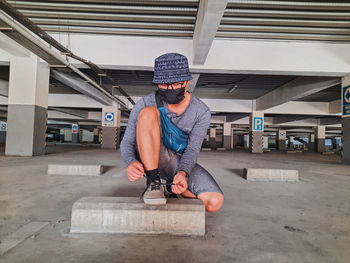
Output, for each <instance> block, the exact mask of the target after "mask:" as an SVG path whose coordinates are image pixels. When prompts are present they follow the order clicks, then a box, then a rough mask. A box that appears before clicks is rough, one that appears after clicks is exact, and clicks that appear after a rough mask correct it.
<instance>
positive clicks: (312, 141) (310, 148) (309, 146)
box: [307, 133, 315, 152]
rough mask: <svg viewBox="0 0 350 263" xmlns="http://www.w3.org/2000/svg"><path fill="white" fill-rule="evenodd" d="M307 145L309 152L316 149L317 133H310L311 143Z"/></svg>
mask: <svg viewBox="0 0 350 263" xmlns="http://www.w3.org/2000/svg"><path fill="white" fill-rule="evenodd" d="M307 147H308V151H309V152H314V151H315V134H313V133H310V134H309V144H308V146H307Z"/></svg>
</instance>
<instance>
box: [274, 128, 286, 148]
mask: <svg viewBox="0 0 350 263" xmlns="http://www.w3.org/2000/svg"><path fill="white" fill-rule="evenodd" d="M286 140H287V131H285V130H278V131H277V142H276V146H277V150H279V151H285V150H286Z"/></svg>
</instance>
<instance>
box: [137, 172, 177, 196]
mask: <svg viewBox="0 0 350 263" xmlns="http://www.w3.org/2000/svg"><path fill="white" fill-rule="evenodd" d="M143 176H144V177H146V178H148V179H149V180H150V181H151V190H160V186H161V185H164V186H165V185H175V184H173V183H162V182H161V181H153V180H152V179H151V178H149V177H148V176H147V174H143ZM147 188H148V185H147V187H146V188H145V190H144V191H143V192H142V194H141V196H140V199H142V197H143V195H144V194H145V193H146V191H147Z"/></svg>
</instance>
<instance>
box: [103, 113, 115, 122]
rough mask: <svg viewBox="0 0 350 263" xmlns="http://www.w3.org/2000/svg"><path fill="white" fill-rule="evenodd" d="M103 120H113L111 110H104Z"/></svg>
mask: <svg viewBox="0 0 350 263" xmlns="http://www.w3.org/2000/svg"><path fill="white" fill-rule="evenodd" d="M105 120H106V121H113V120H114V113H113V112H106V114H105Z"/></svg>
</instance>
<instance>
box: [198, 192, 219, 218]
mask: <svg viewBox="0 0 350 263" xmlns="http://www.w3.org/2000/svg"><path fill="white" fill-rule="evenodd" d="M198 198H199V199H200V200H202V202H203V204H204V206H205V209H206V211H207V212H212V213H214V212H217V211H219V210H220V209H221V207H222V205H223V204H224V195H223V194H221V193H216V192H209V193H202V194H200V195H198Z"/></svg>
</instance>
